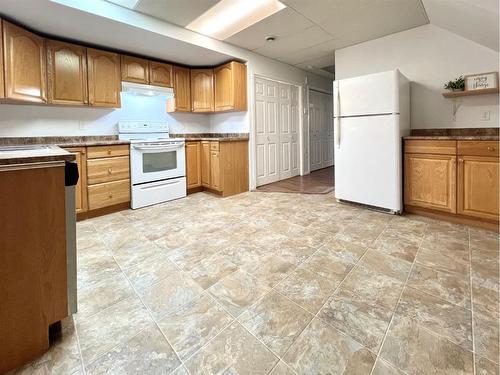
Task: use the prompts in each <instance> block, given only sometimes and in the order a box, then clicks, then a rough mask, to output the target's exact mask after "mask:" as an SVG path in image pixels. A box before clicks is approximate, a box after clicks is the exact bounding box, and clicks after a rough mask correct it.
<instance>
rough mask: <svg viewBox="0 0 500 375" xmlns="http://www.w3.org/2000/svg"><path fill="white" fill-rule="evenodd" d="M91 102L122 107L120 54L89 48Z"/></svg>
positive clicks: (101, 105) (95, 104)
mask: <svg viewBox="0 0 500 375" xmlns="http://www.w3.org/2000/svg"><path fill="white" fill-rule="evenodd" d="M87 68H88V85H89V104H90V105H91V106H95V107H111V108H119V107H120V91H121V74H120V56H119V55H118V54H116V53H112V52H107V51H101V50H96V49H92V48H88V49H87Z"/></svg>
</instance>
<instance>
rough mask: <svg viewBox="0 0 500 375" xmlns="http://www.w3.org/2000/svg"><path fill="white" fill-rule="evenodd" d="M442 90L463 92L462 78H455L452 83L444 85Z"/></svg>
mask: <svg viewBox="0 0 500 375" xmlns="http://www.w3.org/2000/svg"><path fill="white" fill-rule="evenodd" d="M444 88H445V89H446V90H451V91H464V88H465V79H464V77H463V76H460V77H458V78H455V79H454V80H453V81H449V82H448V83H445V85H444Z"/></svg>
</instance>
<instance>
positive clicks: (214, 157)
mask: <svg viewBox="0 0 500 375" xmlns="http://www.w3.org/2000/svg"><path fill="white" fill-rule="evenodd" d="M210 187H211V188H212V189H214V190H219V191H220V190H222V189H221V175H220V157H219V151H210Z"/></svg>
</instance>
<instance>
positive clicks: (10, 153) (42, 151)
mask: <svg viewBox="0 0 500 375" xmlns="http://www.w3.org/2000/svg"><path fill="white" fill-rule="evenodd" d="M73 160H75V155H73V154H71V153H69V152H68V151H66V150H64V149H62V148H60V147H58V146H55V145H40V147H37V148H26V147H23V145H21V146H0V170H1V169H2V167H5V166H13V165H29V164H33V165H39V164H57V163H61V164H64V162H65V161H73Z"/></svg>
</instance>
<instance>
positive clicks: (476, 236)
mask: <svg viewBox="0 0 500 375" xmlns="http://www.w3.org/2000/svg"><path fill="white" fill-rule="evenodd" d="M470 249H471V251H472V252H474V251H476V250H483V251H494V252H496V253H497V254H498V251H499V249H500V236H499V234H498V233H495V232H492V231H489V230H484V229H477V228H471V229H470Z"/></svg>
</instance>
